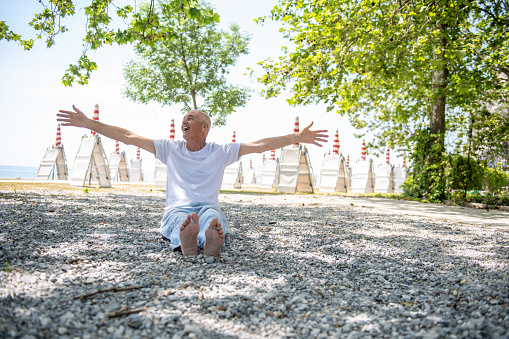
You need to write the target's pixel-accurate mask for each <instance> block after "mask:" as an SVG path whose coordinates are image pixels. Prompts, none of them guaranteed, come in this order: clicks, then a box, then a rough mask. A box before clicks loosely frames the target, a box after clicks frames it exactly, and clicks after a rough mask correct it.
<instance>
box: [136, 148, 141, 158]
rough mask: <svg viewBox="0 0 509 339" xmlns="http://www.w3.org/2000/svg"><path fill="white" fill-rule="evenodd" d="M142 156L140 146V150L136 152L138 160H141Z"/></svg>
mask: <svg viewBox="0 0 509 339" xmlns="http://www.w3.org/2000/svg"><path fill="white" fill-rule="evenodd" d="M140 158H141V150H140V148H139V147H138V151H137V152H136V160H140Z"/></svg>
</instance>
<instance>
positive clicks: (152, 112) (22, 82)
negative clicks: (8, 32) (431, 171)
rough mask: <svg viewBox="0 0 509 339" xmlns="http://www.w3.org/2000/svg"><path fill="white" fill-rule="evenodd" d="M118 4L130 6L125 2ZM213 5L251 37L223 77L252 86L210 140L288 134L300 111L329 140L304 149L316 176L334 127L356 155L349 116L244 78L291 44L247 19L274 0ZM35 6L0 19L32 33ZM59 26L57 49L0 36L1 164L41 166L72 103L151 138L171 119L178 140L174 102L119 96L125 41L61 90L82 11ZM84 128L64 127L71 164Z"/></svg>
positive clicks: (4, 9) (18, 4)
mask: <svg viewBox="0 0 509 339" xmlns="http://www.w3.org/2000/svg"><path fill="white" fill-rule="evenodd" d="M123 2H124V3H134V1H128V0H125V1H123ZM81 3H83V2H81ZM138 3H139V1H138ZM211 3H212V5H213V6H215V8H216V11H217V12H218V13H219V15H220V16H221V23H220V25H221V26H222V27H225V28H226V27H227V26H228V25H230V24H231V23H233V22H236V23H238V24H239V26H240V29H241V31H243V32H247V33H249V34H250V35H251V38H252V39H251V42H250V46H249V49H250V53H249V55H243V56H241V57H240V59H239V60H238V63H237V65H236V66H235V67H233V68H232V69H231V70H230V75H229V78H230V81H231V82H232V83H235V84H240V85H243V86H246V87H250V88H251V89H253V90H254V93H252V96H251V99H250V101H249V102H248V103H247V105H246V106H245V107H240V108H238V109H237V111H236V112H235V113H233V114H232V115H231V116H230V117H229V118H228V119H227V125H226V126H223V127H221V128H217V127H216V128H213V129H212V131H211V133H210V135H209V140H210V141H215V142H219V143H222V142H229V141H231V137H232V134H233V131H236V134H237V141H238V142H248V141H254V140H258V139H261V138H264V137H270V136H275V135H282V134H288V133H291V132H292V131H293V124H294V121H295V117H296V116H299V119H300V125H301V127H303V126H306V125H307V124H309V123H310V122H311V121H314V127H315V128H316V129H328V130H329V136H330V137H329V142H328V143H327V144H325V145H324V146H323V147H322V148H319V147H316V146H309V147H308V149H309V151H310V155H311V161H312V165H313V168H314V171H315V173H319V171H320V169H321V163H322V159H323V155H324V153H325V152H327V151H329V150H332V143H333V139H334V132H335V130H336V129H338V130H339V136H340V137H339V140H340V144H341V149H340V151H341V152H342V153H343V154H344V155H345V157H346V154H350V160H351V162H353V161H355V160H356V159H358V158H359V157H360V152H361V142H362V141H361V140H359V139H356V138H354V136H353V133H354V132H355V130H354V129H353V128H352V127H351V126H350V124H349V122H348V119H347V118H345V117H341V116H340V115H338V114H336V113H334V112H329V113H326V112H325V107H324V106H323V105H311V106H300V107H292V106H290V105H288V104H287V103H286V101H285V99H286V98H287V97H288V94H286V95H285V94H283V95H282V96H280V97H278V98H274V99H269V100H266V99H264V98H261V97H260V95H259V92H260V90H261V88H262V87H261V85H260V84H258V83H257V82H256V81H255V79H252V78H249V77H248V76H247V75H245V73H246V72H247V71H246V69H247V67H254V68H256V64H257V63H258V62H259V61H261V60H264V59H266V58H268V57H272V58H277V57H278V56H279V55H280V54H281V47H282V46H284V45H288V44H289V43H288V41H286V40H285V39H283V37H282V35H281V33H280V32H279V28H280V25H279V23H272V22H270V21H268V22H266V23H265V24H264V25H263V26H261V25H256V24H255V23H254V21H253V19H254V18H257V17H260V16H264V15H267V14H269V13H270V10H271V9H272V8H273V6H274V5H275V4H276V1H269V0H258V1H255V2H253V1H247V0H236V1H231V0H212V1H211ZM40 10H41V6H40V4H39V3H38V1H36V0H17V1H6V0H2V1H0V20H3V21H6V23H7V24H8V25H10V26H11V28H12V29H14V30H15V31H17V32H19V33H21V34H27V35H28V36H33V35H34V34H33V31H31V28H30V27H29V26H28V22H29V21H30V20H31V17H32V16H33V14H34V13H36V12H38V11H40ZM65 24H66V25H67V26H68V28H70V30H71V31H70V32H67V33H65V34H63V35H61V36H58V37H57V39H56V44H55V46H53V47H52V48H50V49H47V48H46V47H45V43H44V41H37V43H36V46H35V47H34V48H33V50H31V51H23V48H22V47H21V46H19V45H17V44H16V43H13V42H7V41H5V40H2V41H0V51H1V53H0V74H1V77H2V81H1V82H0V99H1V105H2V110H1V113H0V114H1V119H2V123H1V124H0V140H1V145H2V146H1V147H0V165H14V166H33V167H37V166H39V163H40V161H41V159H42V157H43V155H44V153H45V150H46V148H47V147H50V146H51V145H53V144H54V142H55V134H56V128H57V122H56V116H55V115H56V113H57V111H58V110H59V109H71V106H72V105H73V104H75V105H76V106H77V107H78V108H80V109H81V110H83V111H84V112H85V113H86V114H87V115H88V116H89V117H91V116H92V112H93V109H94V105H95V104H99V108H100V120H101V121H103V122H105V123H108V124H113V125H117V126H121V127H124V128H127V129H129V130H131V131H133V132H134V133H137V134H140V135H143V136H145V137H149V138H154V139H155V138H167V137H168V135H169V126H170V120H171V119H172V118H173V119H175V125H176V126H177V132H176V138H177V139H180V138H181V137H182V134H181V133H180V130H179V126H180V122H181V119H182V114H181V113H180V107H177V106H173V107H161V106H160V105H158V104H157V103H150V104H148V105H140V104H136V103H133V102H131V101H129V100H128V99H126V98H123V97H122V94H121V91H122V88H123V85H124V79H123V75H122V65H123V64H124V63H125V62H127V61H128V60H129V59H130V58H131V57H133V55H134V54H133V52H132V48H131V47H130V46H120V47H119V46H113V47H106V48H103V49H100V50H98V51H95V52H92V53H89V57H90V58H91V59H93V60H94V61H96V62H97V63H98V67H99V69H98V70H97V71H95V72H94V73H93V74H92V78H91V80H90V83H89V84H88V85H86V86H80V85H74V86H73V87H72V88H68V87H64V86H63V85H62V84H61V77H62V75H63V74H64V71H65V69H66V68H67V67H68V65H69V64H70V63H75V62H76V61H77V60H78V58H79V56H80V55H81V51H82V50H81V44H82V42H81V38H82V34H83V31H84V30H83V27H84V19H83V16H82V15H78V16H76V17H73V19H72V20H71V21H67V22H66V23H65ZM88 133H90V132H89V131H86V130H83V129H76V128H71V127H63V128H62V143H63V145H64V147H65V152H66V157H67V162H68V165H69V167H70V168H71V167H72V164H73V162H74V157H75V155H76V153H77V150H78V147H79V144H80V141H81V138H82V136H83V135H84V134H88ZM367 138H369V136H367ZM102 141H103V145H104V147H105V151H106V154H107V155H108V156H109V154H110V153H111V152H112V151H113V150H114V147H115V145H114V141H112V140H108V139H106V138H103V140H102ZM120 148H121V150H125V151H126V153H127V156H128V159H132V158H133V157H135V155H136V148H135V147H134V146H125V145H121V146H120ZM276 155H278V153H276ZM142 158H143V165H144V170H145V171H153V168H154V163H155V160H154V158H153V156H152V155H151V154H149V153H147V152H145V151H143V152H142ZM250 158H251V159H252V161H253V164H254V165H255V166H256V165H257V164H259V163H260V162H261V159H262V156H261V155H250V156H247V157H245V158H244V159H243V160H244V161H243V163H244V165H246V164H249V159H250ZM382 158H383V159H380V160H379V159H376V158H374V161H375V164H376V163H380V162H382V161H385V156H383V157H382ZM401 161H402V160H401V158H396V155H395V154H394V153H393V154H392V155H391V162H392V163H394V164H396V165H398V164H400V163H401Z"/></svg>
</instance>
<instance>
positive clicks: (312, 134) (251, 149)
mask: <svg viewBox="0 0 509 339" xmlns="http://www.w3.org/2000/svg"><path fill="white" fill-rule="evenodd" d="M311 126H313V123H310V124H309V126H307V127H306V128H304V129H303V130H302V131H300V132H299V133H293V134H288V135H283V136H280V137H274V138H265V139H261V140H258V141H255V142H248V143H243V144H242V145H240V150H239V157H241V156H243V155H246V154H250V153H262V152H266V151H270V150H273V149H278V148H281V147H285V146H288V145H291V144H295V143H298V142H301V143H305V144H313V145H316V146H319V147H322V145H321V144H320V143H323V142H327V138H328V137H329V136H328V135H327V134H324V133H326V132H327V130H318V131H311V130H309V129H310V128H311Z"/></svg>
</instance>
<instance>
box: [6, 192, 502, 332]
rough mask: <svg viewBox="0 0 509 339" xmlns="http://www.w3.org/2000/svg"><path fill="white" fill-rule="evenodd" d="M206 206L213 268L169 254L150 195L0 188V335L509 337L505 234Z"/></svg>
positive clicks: (241, 200) (333, 201)
mask: <svg viewBox="0 0 509 339" xmlns="http://www.w3.org/2000/svg"><path fill="white" fill-rule="evenodd" d="M220 200H221V203H222V206H223V209H224V212H225V214H226V215H227V217H228V218H229V220H230V224H231V227H230V233H229V234H228V236H227V241H226V250H225V251H224V252H223V253H222V254H221V255H220V257H219V258H218V259H217V260H216V261H213V260H211V259H212V258H204V257H202V256H198V257H194V258H188V259H184V258H183V257H182V255H181V254H180V253H173V252H171V251H169V248H168V243H167V242H166V241H164V240H163V239H162V238H161V237H160V235H159V233H158V228H159V221H160V218H161V215H162V211H163V208H162V207H163V205H164V192H161V191H153V192H150V191H148V190H141V189H136V188H132V189H131V190H116V189H111V190H94V189H92V190H91V191H90V192H89V193H84V192H83V191H81V190H74V191H66V190H58V191H57V190H42V189H24V190H21V191H20V190H17V191H16V192H14V191H13V190H8V189H0V220H1V228H0V264H1V265H2V266H3V267H2V270H1V272H0V337H2V338H4V337H9V338H10V337H14V338H55V337H59V338H66V337H69V338H75V337H78V338H330V337H340V338H371V337H373V338H419V337H420V338H509V335H508V333H509V311H508V304H509V279H508V275H509V273H508V272H509V270H508V264H509V233H508V232H504V231H500V230H496V229H488V228H483V227H473V226H470V225H462V224H453V223H447V222H444V221H439V220H435V219H433V218H432V217H430V218H426V217H419V216H408V215H404V214H397V213H394V212H384V211H379V210H375V209H368V208H363V207H362V206H352V205H348V204H346V203H345V202H344V201H343V200H344V199H343V198H342V197H339V196H313V195H270V194H265V195H260V194H226V195H225V194H221V195H220ZM93 292H98V293H96V294H94V295H90V296H87V294H91V293H93Z"/></svg>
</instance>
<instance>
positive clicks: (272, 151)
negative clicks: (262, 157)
mask: <svg viewBox="0 0 509 339" xmlns="http://www.w3.org/2000/svg"><path fill="white" fill-rule="evenodd" d="M270 160H276V150H271V151H270Z"/></svg>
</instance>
